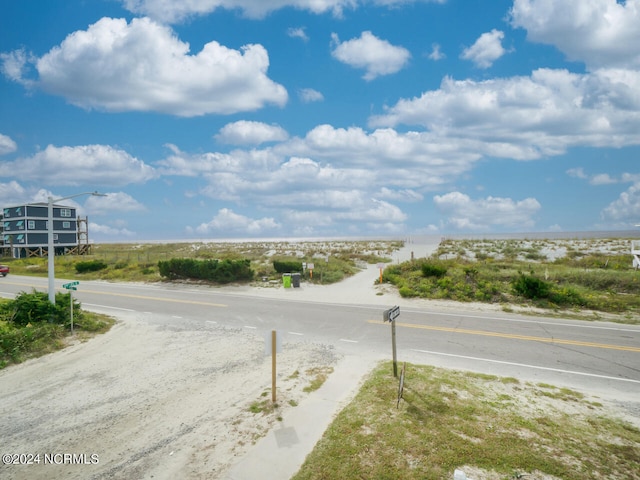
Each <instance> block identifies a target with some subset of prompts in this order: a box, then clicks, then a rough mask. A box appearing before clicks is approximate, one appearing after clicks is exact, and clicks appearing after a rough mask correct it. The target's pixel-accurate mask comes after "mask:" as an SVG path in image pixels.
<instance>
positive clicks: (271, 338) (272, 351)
mask: <svg viewBox="0 0 640 480" xmlns="http://www.w3.org/2000/svg"><path fill="white" fill-rule="evenodd" d="M281 351H282V337H281V336H280V335H278V333H277V332H276V331H275V330H272V331H271V332H269V333H267V334H266V335H265V349H264V353H265V355H271V401H272V402H274V403H275V401H276V353H279V352H281Z"/></svg>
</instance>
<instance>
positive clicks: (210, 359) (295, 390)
mask: <svg viewBox="0 0 640 480" xmlns="http://www.w3.org/2000/svg"><path fill="white" fill-rule="evenodd" d="M264 343H265V342H264V339H262V338H258V337H256V336H254V335H252V334H250V333H247V332H243V331H240V330H229V329H223V328H220V327H217V328H216V327H215V326H209V325H207V326H206V327H203V330H200V331H186V330H185V331H180V330H162V329H159V328H157V327H155V326H151V325H149V324H148V323H147V322H145V320H144V319H143V318H140V317H138V316H135V315H130V316H128V317H125V318H121V322H120V323H119V324H117V325H116V326H115V327H114V328H113V329H112V331H111V332H109V333H107V334H106V335H102V336H99V337H97V338H95V339H93V340H91V341H89V342H86V343H83V344H78V345H75V346H71V347H69V348H67V349H65V350H63V351H60V352H57V353H54V354H52V355H49V356H47V357H43V358H40V359H36V360H32V361H29V362H25V363H24V364H21V365H17V366H14V367H10V368H7V369H6V370H4V371H2V372H0V387H1V390H0V391H1V393H0V418H2V422H1V425H0V438H1V439H2V444H1V450H2V452H1V453H2V454H7V453H18V454H25V455H36V454H40V458H39V459H36V458H24V459H18V461H20V462H22V461H24V460H34V461H40V464H37V463H36V464H33V465H25V466H17V465H8V466H7V465H1V466H0V478H3V479H30V480H31V479H51V478H65V479H106V478H117V479H142V478H166V479H171V478H184V479H199V478H207V479H210V478H219V475H220V474H221V472H223V471H224V470H225V469H227V468H228V467H229V466H230V465H231V464H232V463H234V462H235V461H236V460H237V458H238V457H239V456H242V455H243V453H245V452H246V450H247V449H248V448H249V447H250V446H251V445H252V444H253V443H254V442H255V440H256V439H258V438H260V437H261V436H263V435H264V433H265V432H266V431H267V429H269V428H271V427H272V426H273V424H274V423H275V422H277V420H276V417H277V416H278V415H280V416H285V415H286V411H287V409H291V408H295V407H294V406H292V404H294V405H295V404H297V403H299V402H300V401H302V400H303V399H304V397H305V396H307V395H308V393H305V392H303V388H304V387H305V386H308V385H309V383H310V381H311V379H312V378H313V376H314V375H313V374H312V373H313V372H312V373H309V370H310V369H313V368H315V369H318V368H320V367H332V366H333V365H335V363H336V362H337V360H338V357H337V355H336V354H335V352H334V351H333V350H332V349H331V348H329V347H325V346H322V345H313V344H285V345H284V346H283V352H282V353H280V354H278V368H277V371H278V385H277V390H276V391H277V394H278V398H277V400H278V404H279V405H281V407H280V408H279V410H278V412H275V413H271V414H268V415H264V414H263V413H257V414H256V413H252V412H251V411H250V410H249V407H250V406H251V404H252V403H254V402H261V401H265V400H267V402H266V403H270V401H271V393H270V392H271V361H270V357H265V352H264V349H265V346H264ZM45 454H56V455H55V456H53V457H51V458H46V457H45ZM64 454H76V455H77V457H76V458H75V459H72V460H69V459H66V460H65V459H64V457H62V455H64ZM92 455H95V456H93V457H92ZM3 460H4V458H3ZM71 462H74V463H75V462H79V463H80V464H72V465H70V464H69V463H71ZM52 463H53V464H52ZM55 463H63V464H62V465H56V464H55Z"/></svg>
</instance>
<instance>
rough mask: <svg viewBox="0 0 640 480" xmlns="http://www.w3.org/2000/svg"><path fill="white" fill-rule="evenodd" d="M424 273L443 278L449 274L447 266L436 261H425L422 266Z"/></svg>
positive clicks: (426, 275) (424, 274)
mask: <svg viewBox="0 0 640 480" xmlns="http://www.w3.org/2000/svg"><path fill="white" fill-rule="evenodd" d="M420 270H421V271H422V275H423V276H425V277H436V278H441V277H444V276H445V275H446V274H447V268H446V267H445V266H443V265H436V264H435V263H423V264H422V265H421V266H420Z"/></svg>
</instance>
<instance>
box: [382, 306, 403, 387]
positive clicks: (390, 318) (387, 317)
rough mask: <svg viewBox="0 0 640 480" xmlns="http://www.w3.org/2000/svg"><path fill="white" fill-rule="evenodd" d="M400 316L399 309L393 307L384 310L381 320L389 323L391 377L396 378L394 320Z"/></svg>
mask: <svg viewBox="0 0 640 480" xmlns="http://www.w3.org/2000/svg"><path fill="white" fill-rule="evenodd" d="M399 316H400V307H399V306H397V305H396V306H395V307H393V308H390V309H389V310H385V311H384V312H383V314H382V319H383V320H384V321H385V322H389V323H391V349H392V351H393V376H394V377H396V378H397V377H398V359H397V355H396V321H395V320H396V318H398V317H399Z"/></svg>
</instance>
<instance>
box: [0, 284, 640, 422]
mask: <svg viewBox="0 0 640 480" xmlns="http://www.w3.org/2000/svg"><path fill="white" fill-rule="evenodd" d="M63 283H65V281H64V280H56V286H57V287H58V288H60V287H61V286H62V284H63ZM33 288H35V289H38V290H46V288H47V280H46V278H36V277H25V276H17V275H10V276H8V277H5V278H2V279H0V295H2V296H4V297H11V296H13V295H15V294H16V293H18V292H20V291H31V290H32V289H33ZM73 293H74V297H76V298H78V300H79V301H80V302H81V303H82V305H83V307H84V308H86V309H89V310H95V311H99V312H103V313H108V314H111V315H113V316H117V314H118V311H135V312H139V313H146V314H148V315H149V319H150V321H151V322H152V323H157V324H158V325H164V326H170V327H172V328H181V327H189V328H193V327H194V326H195V327H198V328H207V326H211V325H224V326H229V327H234V328H243V329H250V330H255V331H256V332H257V333H258V332H264V333H267V332H269V331H271V330H277V331H278V332H280V333H281V334H282V335H283V337H284V340H285V341H292V342H297V341H306V342H319V343H326V344H330V345H333V346H335V348H336V349H337V350H338V351H340V352H344V353H348V354H354V353H355V354H359V353H361V354H363V355H365V354H366V355H367V356H371V357H372V358H389V359H390V358H391V326H390V324H389V323H386V324H385V323H383V321H382V313H383V311H384V309H385V307H383V306H380V305H351V304H348V305H347V304H335V303H328V302H322V301H317V302H315V301H314V302H309V301H299V300H296V299H295V296H292V297H291V299H286V300H283V299H275V298H266V297H264V296H254V295H251V294H246V293H244V294H237V293H229V292H228V291H227V290H225V289H223V288H212V287H195V286H185V285H169V284H154V285H147V284H125V283H109V282H95V281H82V282H81V284H80V285H79V286H78V290H77V291H75V292H73ZM389 307H391V305H389ZM464 308H465V306H464V304H461V306H460V311H455V312H452V311H446V312H444V311H435V310H430V309H427V308H417V307H413V306H411V305H409V306H407V305H403V306H401V310H400V316H399V317H398V318H397V319H396V344H397V352H398V357H397V358H398V361H399V362H403V361H407V362H413V363H421V364H431V365H436V366H446V367H451V368H460V369H465V370H472V371H477V372H482V373H488V374H495V375H501V376H512V377H516V378H519V379H521V380H525V381H533V382H544V383H549V384H553V385H557V386H564V387H569V388H575V389H578V390H581V391H585V392H589V393H591V394H595V395H599V396H602V397H606V398H608V399H613V400H616V401H620V402H637V401H638V398H640V326H635V325H622V324H614V323H607V322H586V321H573V320H562V319H557V318H555V319H552V318H539V317H528V316H518V315H514V314H507V313H503V312H499V313H478V312H472V311H465V310H464ZM639 413H640V412H639Z"/></svg>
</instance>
